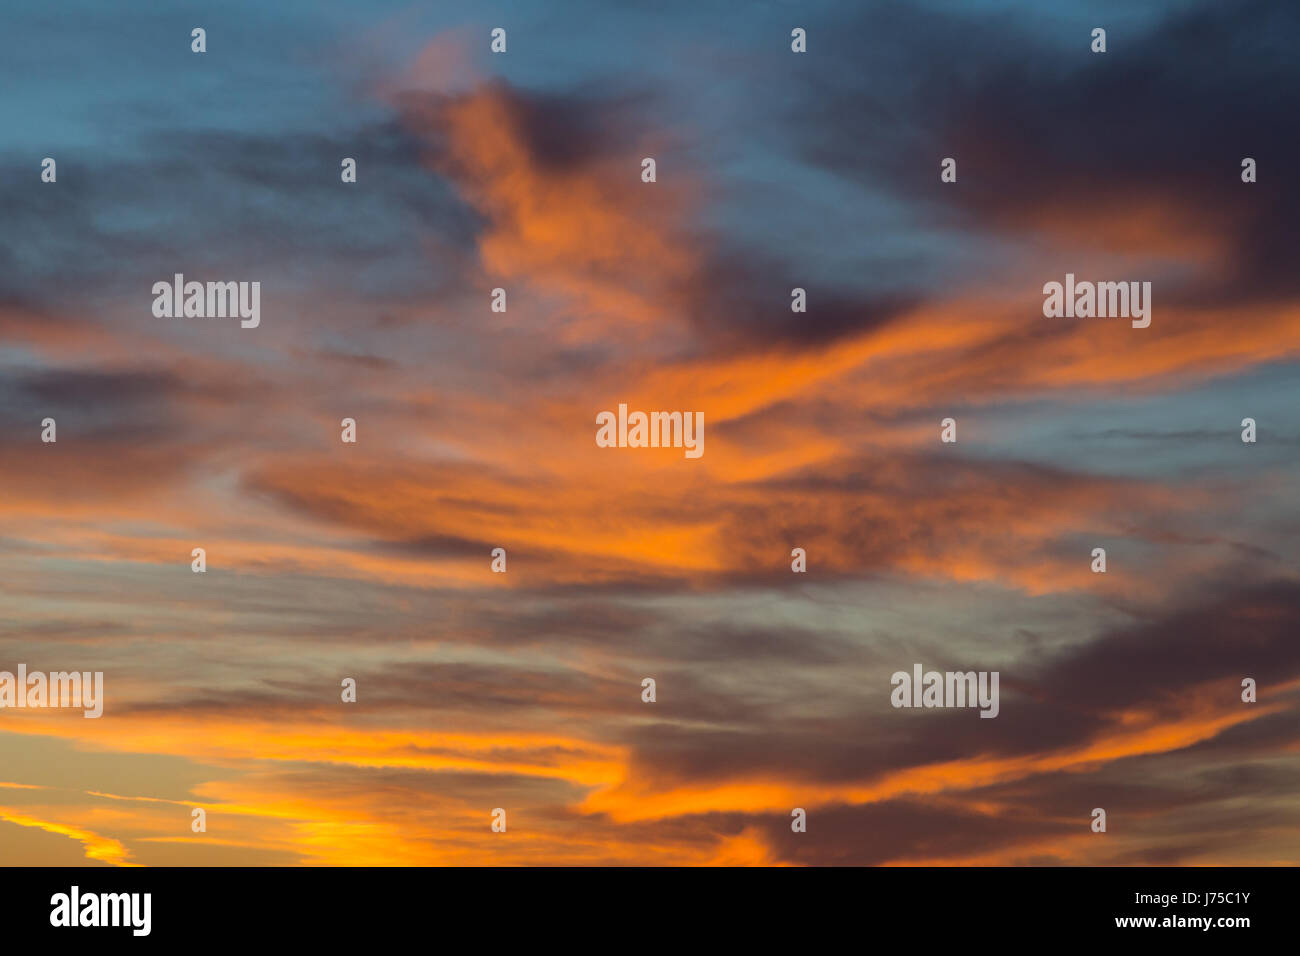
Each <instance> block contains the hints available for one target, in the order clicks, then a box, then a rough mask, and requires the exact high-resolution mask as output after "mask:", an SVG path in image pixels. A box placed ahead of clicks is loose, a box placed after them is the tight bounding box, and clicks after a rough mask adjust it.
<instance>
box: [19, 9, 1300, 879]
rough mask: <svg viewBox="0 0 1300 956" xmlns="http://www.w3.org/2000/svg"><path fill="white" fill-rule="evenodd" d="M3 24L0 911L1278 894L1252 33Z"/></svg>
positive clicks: (1279, 370) (1271, 79) (373, 22)
mask: <svg viewBox="0 0 1300 956" xmlns="http://www.w3.org/2000/svg"><path fill="white" fill-rule="evenodd" d="M0 7H2V8H3V17H4V21H5V29H4V30H2V31H0V582H2V584H0V670H3V671H10V672H14V671H16V669H17V667H18V665H19V664H20V663H21V664H25V665H26V667H27V669H28V670H29V671H44V672H52V671H63V670H77V671H92V672H93V671H102V672H103V674H104V697H105V701H104V713H103V716H102V717H101V718H99V719H86V718H84V717H83V716H82V713H81V711H80V710H72V709H66V708H24V709H17V708H6V709H0V863H4V864H11V865H13V864H17V865H79V864H93V865H104V866H130V865H217V866H221V865H348V866H351V865H573V864H579V865H715V866H718V865H722V866H732V865H734V866H741V865H958V866H961V865H1087V866H1092V865H1132V864H1155V865H1210V864H1263V865H1274V864H1294V863H1295V862H1296V861H1297V859H1300V798H1297V795H1296V794H1297V790H1298V789H1300V719H1297V718H1298V717H1300V642H1297V640H1296V628H1297V624H1300V569H1298V567H1297V559H1298V558H1300V545H1297V541H1300V537H1298V536H1297V531H1300V519H1298V518H1297V512H1296V508H1295V504H1296V495H1295V491H1294V489H1295V486H1296V480H1297V478H1300V467H1298V466H1297V451H1300V412H1298V411H1297V406H1296V401H1295V397H1296V394H1297V392H1296V386H1297V383H1298V382H1300V378H1298V377H1297V376H1298V373H1300V366H1298V362H1300V270H1297V269H1296V267H1295V261H1296V250H1297V240H1296V235H1297V231H1296V230H1297V227H1296V223H1297V221H1300V187H1297V178H1296V176H1295V172H1294V171H1295V170H1296V169H1297V164H1298V163H1300V134H1298V133H1297V131H1296V125H1295V122H1294V118H1295V117H1296V116H1297V115H1298V114H1300V61H1297V59H1296V58H1295V56H1294V52H1293V47H1294V44H1295V41H1296V39H1297V38H1298V37H1300V6H1297V5H1295V4H1291V3H1283V2H1275V3H1268V2H1261V0H1240V2H1236V3H1232V4H1225V3H1219V2H1215V0H1204V2H1195V0H1185V2H1163V3H1154V2H1132V0H1125V2H1104V3H1102V2H1098V3H1082V2H1080V3H1066V2H1044V0H1033V2H1030V0H1005V2H956V0H944V2H939V0H915V2H909V3H902V2H884V3H875V2H873V3H863V4H848V3H825V2H821V3H796V2H753V3H746V4H734V3H714V2H700V0H691V2H689V3H686V2H681V0H670V2H661V3H653V4H652V3H643V2H627V3H619V4H600V3H580V2H548V3H545V4H537V3H477V2H476V3H466V2H452V3H438V4H414V3H410V2H386V0H378V2H373V0H372V2H366V3H340V2H326V0H310V2H308V0H288V2H279V3H275V4H266V3H256V2H224V3H221V4H191V3H185V4H180V3H150V4H113V5H105V4H102V3H98V2H91V0H68V2H61V3H58V4H41V3H31V2H21V3H19V2H15V0H0ZM195 27H202V28H203V29H204V30H205V31H206V46H207V48H206V52H204V53H195V52H193V51H192V50H191V32H190V31H191V30H192V29H193V28H195ZM497 27H500V28H503V29H505V30H506V35H507V48H506V52H504V53H493V52H492V51H491V50H490V42H491V36H490V34H491V31H492V30H493V29H494V28H497ZM796 27H797V28H802V29H804V30H805V31H806V36H807V51H806V52H804V53H796V52H793V51H792V49H791V31H792V30H793V29H795V28H796ZM1096 27H1102V28H1104V29H1105V30H1106V31H1107V50H1106V52H1105V53H1104V54H1101V53H1094V52H1092V50H1091V49H1090V45H1091V43H1092V39H1091V34H1092V30H1093V29H1094V28H1096ZM45 157H50V158H53V159H55V160H56V163H57V178H56V180H55V181H54V182H43V181H42V179H41V165H42V160H43V159H44V158H45ZM345 157H350V158H353V159H355V161H356V166H357V177H356V182H355V183H345V182H343V181H342V178H341V175H340V168H341V162H342V160H343V159H344V158H345ZM646 157H650V158H653V159H654V160H655V163H656V177H655V181H654V182H644V181H643V179H642V160H643V159H644V158H646ZM1246 157H1249V158H1253V159H1254V160H1255V161H1256V163H1257V181H1255V182H1251V183H1246V182H1243V181H1242V172H1241V171H1242V160H1243V158H1246ZM945 158H953V159H955V160H956V170H957V178H956V181H955V182H944V181H942V179H941V177H940V171H941V162H942V160H943V159H945ZM176 273H182V274H184V275H185V277H186V278H187V279H197V280H199V281H208V280H212V281H257V282H260V284H261V285H260V289H261V316H260V324H259V325H258V326H257V327H256V328H241V325H240V323H239V321H238V320H236V319H228V318H200V317H188V318H186V317H177V318H162V317H158V316H156V315H155V314H154V312H153V310H152V305H153V301H154V295H153V292H152V291H151V290H152V286H153V284H154V283H155V282H159V281H164V282H170V281H171V279H172V276H173V275H174V274H176ZM1067 273H1071V274H1074V275H1076V276H1077V277H1078V278H1079V280H1080V281H1083V280H1094V281H1111V280H1116V281H1119V280H1122V281H1130V280H1132V281H1139V280H1140V281H1149V282H1150V283H1151V284H1152V294H1151V300H1150V301H1151V324H1150V326H1149V327H1148V328H1144V329H1140V328H1133V327H1132V326H1131V324H1130V322H1129V321H1128V320H1127V319H1125V318H1048V317H1045V315H1044V311H1043V299H1044V292H1043V286H1044V284H1045V283H1048V282H1052V281H1058V282H1060V281H1064V277H1065V276H1066V274H1067ZM498 288H500V289H504V290H505V291H506V295H507V303H508V304H507V308H506V311H504V312H496V311H493V310H492V309H491V307H490V304H491V301H492V290H493V289H498ZM795 288H802V289H804V290H805V291H806V297H807V311H806V312H795V311H792V308H791V301H792V300H791V290H792V289H795ZM620 404H626V405H627V406H628V407H629V408H630V409H633V410H637V409H642V410H647V411H650V410H683V411H698V412H700V413H702V415H703V417H704V422H705V429H704V444H703V449H704V453H703V454H702V455H701V456H700V457H698V458H689V457H687V456H685V455H684V454H683V452H682V449H680V448H655V449H649V448H641V449H639V448H604V447H600V446H599V445H598V444H597V442H596V441H595V437H596V416H597V415H598V414H599V413H600V412H602V411H605V410H614V409H617V408H618V406H619V405H620ZM46 418H53V419H54V420H55V421H56V423H57V440H56V441H54V442H52V443H51V442H45V441H42V429H43V426H42V421H43V420H44V419H46ZM345 418H351V419H353V420H354V421H355V423H356V436H357V440H356V442H355V443H347V442H344V441H342V440H341V433H342V429H341V422H342V420H343V419H345ZM947 418H952V419H953V420H954V421H955V423H956V436H957V440H956V441H955V442H943V441H941V424H940V423H941V422H942V421H943V420H944V419H947ZM1245 418H1251V419H1253V420H1254V421H1255V422H1256V427H1257V440H1256V441H1255V442H1253V443H1251V442H1244V441H1243V440H1242V430H1243V426H1242V421H1243V419H1245ZM194 548H203V549H204V550H205V553H206V562H207V563H206V570H205V571H204V572H203V573H195V572H194V571H193V570H192V566H191V562H192V550H193V549H194ZM496 548H503V549H505V552H506V555H507V569H506V571H505V573H496V572H494V571H493V570H492V557H491V555H492V552H493V550H494V549H496ZM796 548H798V549H803V551H804V552H805V554H806V571H803V572H796V571H794V570H793V569H792V561H793V559H792V551H793V549H796ZM1096 548H1103V549H1105V553H1106V561H1107V567H1106V572H1105V573H1095V572H1094V571H1093V570H1092V568H1093V566H1094V558H1093V551H1094V549H1096ZM914 664H921V665H923V666H924V668H925V669H927V670H929V669H934V670H938V671H941V672H942V671H960V672H966V671H972V670H973V671H990V672H991V671H996V672H998V673H999V675H1000V706H999V713H998V716H997V717H996V718H995V719H981V718H980V716H979V713H978V712H977V711H976V710H974V709H971V708H933V709H927V708H896V707H894V706H893V705H892V704H891V691H892V689H893V687H892V684H891V675H893V674H894V673H895V672H897V671H905V672H909V673H910V672H911V671H912V668H913V665H914ZM646 678H653V680H654V681H655V700H654V701H653V702H646V701H645V700H643V698H642V695H643V680H644V679H646ZM1245 678H1250V679H1252V680H1254V681H1255V682H1256V684H1257V699H1256V700H1255V701H1253V702H1247V701H1243V699H1242V693H1243V692H1242V681H1243V679H1245ZM345 679H351V680H353V681H355V685H356V700H355V701H354V702H345V701H344V700H343V699H342V698H343V693H342V691H341V687H342V684H343V682H344V681H345ZM195 808H202V809H204V811H205V813H206V830H205V831H204V832H195V831H194V830H193V827H192V811H193V810H194V809H195ZM498 808H500V809H503V810H505V812H506V819H507V826H506V829H505V832H495V831H494V830H493V828H492V820H493V812H494V811H495V810H496V809H498ZM795 808H799V809H802V810H803V811H804V812H805V814H806V831H805V832H796V830H795V829H794V828H793V827H792V811H793V810H794V809H795ZM1097 808H1101V809H1104V810H1105V811H1106V819H1107V827H1106V830H1105V832H1095V831H1094V829H1093V826H1092V824H1093V819H1094V815H1093V812H1094V810H1095V809H1097Z"/></svg>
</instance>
